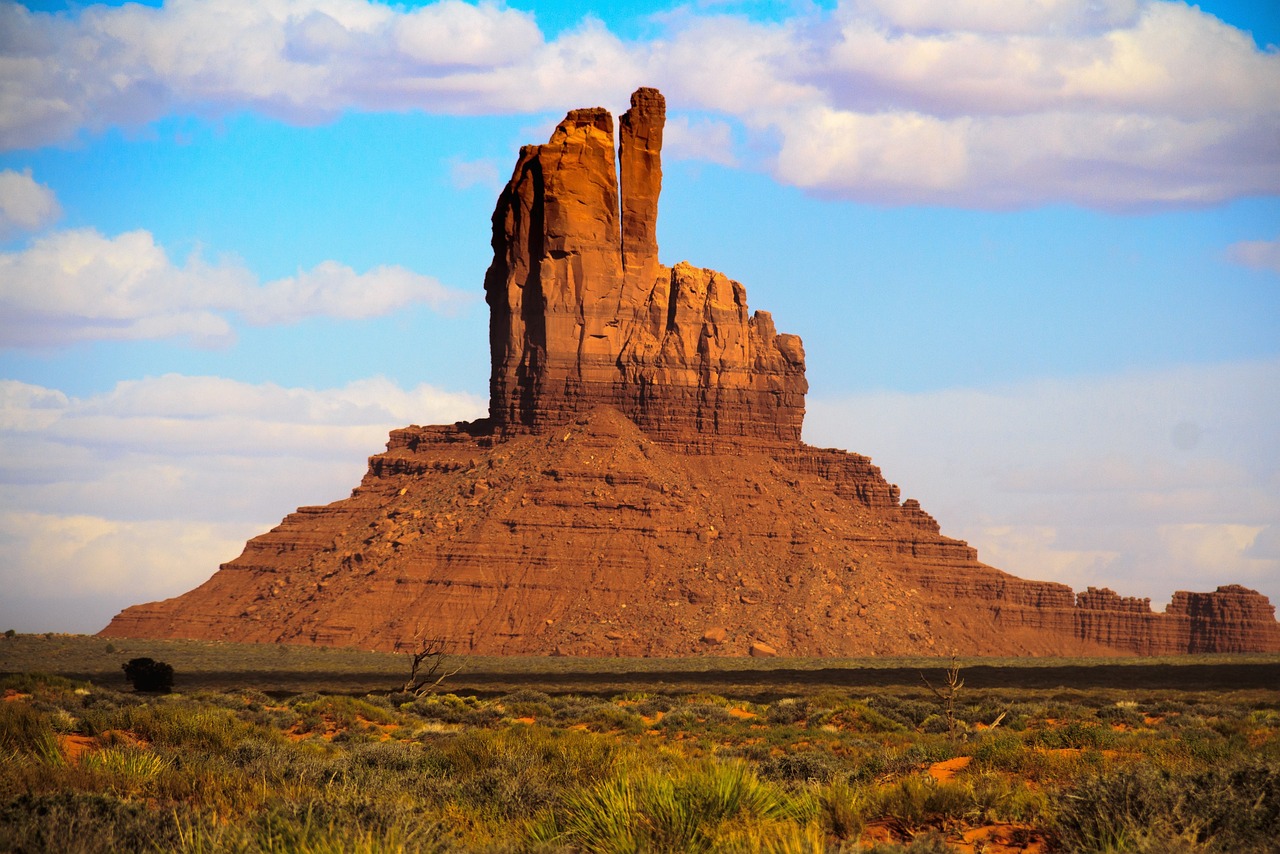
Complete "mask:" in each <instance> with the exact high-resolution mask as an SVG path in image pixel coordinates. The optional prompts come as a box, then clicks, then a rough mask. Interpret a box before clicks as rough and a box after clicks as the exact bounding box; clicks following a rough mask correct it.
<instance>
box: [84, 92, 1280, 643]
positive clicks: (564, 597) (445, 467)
mask: <svg viewBox="0 0 1280 854" xmlns="http://www.w3.org/2000/svg"><path fill="white" fill-rule="evenodd" d="M665 113H666V110H665V102H664V100H663V97H662V95H661V94H659V93H658V92H657V91H656V90H653V89H640V90H639V91H637V92H636V93H635V94H634V95H632V97H631V108H630V109H629V110H628V111H627V112H626V113H624V114H623V115H622V117H621V119H620V120H619V122H618V129H617V135H616V136H617V140H616V145H615V133H614V121H613V117H612V116H611V115H610V114H609V113H608V112H607V111H606V110H604V109H601V108H595V109H584V110H574V111H572V112H570V113H569V114H568V115H567V116H566V117H565V119H564V121H563V122H561V123H560V125H559V126H558V127H557V128H556V130H555V132H554V133H553V134H552V136H551V139H550V141H549V142H547V143H546V144H545V145H531V146H525V147H524V148H522V149H521V150H520V156H519V158H518V160H517V162H516V167H515V171H514V173H513V175H512V177H511V181H510V183H508V184H507V186H506V189H504V190H503V191H502V194H501V196H500V197H499V199H498V204H497V209H496V210H495V211H494V214H493V263H492V265H491V266H490V267H489V270H488V273H487V274H486V276H485V283H484V286H485V295H486V301H487V302H488V305H489V309H490V325H489V338H490V346H491V358H492V373H491V379H490V398H489V417H488V418H487V419H483V420H480V421H475V422H471V423H458V424H454V425H451V426H434V427H418V426H412V427H406V428H404V429H400V430H395V431H393V432H392V434H391V438H390V441H389V443H388V445H387V449H386V451H385V452H384V453H381V454H378V455H376V456H374V457H372V458H370V460H369V468H368V472H367V474H366V475H365V476H364V479H363V480H362V482H361V483H360V485H359V486H358V487H357V488H356V489H355V490H354V491H353V492H352V494H351V497H350V498H347V499H346V500H343V501H338V502H336V503H333V504H329V505H327V506H323V507H302V508H299V509H298V510H297V511H296V512H295V513H293V514H291V515H289V516H288V517H286V518H285V519H284V521H283V522H282V523H281V524H280V525H279V526H278V527H276V528H275V529H273V530H272V531H270V532H268V533H266V534H263V535H262V536H259V537H256V538H254V539H253V540H250V541H249V543H248V544H247V545H246V546H245V549H244V552H243V553H242V554H241V555H240V556H239V557H238V558H236V559H235V560H233V561H231V562H230V563H227V564H225V565H223V566H222V567H221V568H220V569H219V570H218V571H217V572H216V573H215V574H214V575H213V576H212V577H211V578H210V579H209V580H208V581H206V582H205V583H204V584H202V585H201V586H199V587H198V588H196V589H195V590H192V591H190V592H189V593H186V594H184V595H182V596H179V597H177V598H174V599H169V600H166V601H163V602H155V603H151V604H145V605H137V606H134V607H131V608H128V609H126V610H125V611H123V612H122V613H120V614H119V615H118V616H117V617H116V618H115V619H113V620H112V621H111V624H110V625H109V626H107V628H106V629H104V630H103V632H102V634H103V635H106V636H110V637H164V638H179V637H182V638H200V639H210V640H215V639H216V640H235V641H258V642H270V643H292V644H325V645H342V646H356V647H364V648H369V649H379V650H396V649H403V648H405V647H406V646H412V645H413V644H414V643H415V641H416V639H417V638H418V637H419V636H421V635H423V634H426V635H429V636H431V637H440V638H445V639H447V640H448V642H449V644H450V646H451V648H452V649H453V650H454V651H456V652H460V653H474V654H499V655H505V654H524V655H529V654H557V653H558V654H566V655H593V656H600V655H630V656H639V655H646V656H687V655H704V654H711V655H744V654H747V653H748V652H753V653H755V654H770V653H772V652H774V651H776V652H777V653H778V654H781V655H795V656H865V655H878V654H896V655H902V654H949V653H960V654H964V655H1091V654H1097V655H1103V654H1105V655H1116V654H1121V655H1124V654H1142V655H1163V654H1170V653H1193V652H1245V651H1274V650H1280V624H1277V622H1276V620H1275V610H1274V608H1273V607H1272V606H1271V604H1270V603H1269V602H1268V601H1267V599H1266V598H1265V597H1264V596H1262V595H1260V594H1258V593H1256V592H1253V591H1251V590H1247V589H1245V588H1243V587H1239V586H1234V585H1233V586H1228V587H1220V588H1218V590H1217V591H1216V592H1213V593H1185V592H1180V593H1177V594H1176V595H1175V596H1174V598H1173V601H1172V603H1170V605H1169V606H1168V607H1167V608H1166V609H1165V611H1164V612H1163V613H1155V612H1153V611H1152V610H1151V608H1150V603H1149V600H1145V599H1132V598H1122V597H1120V596H1117V595H1116V594H1115V593H1113V592H1111V591H1110V590H1095V589H1092V588H1090V589H1089V590H1088V591H1086V592H1085V593H1081V594H1080V595H1078V596H1076V595H1074V594H1073V593H1072V591H1071V589H1070V588H1069V587H1067V586H1065V585H1062V584H1056V583H1047V582H1037V581H1026V580H1023V579H1021V578H1017V577H1014V576H1012V575H1009V574H1007V573H1005V572H1001V571H1000V570H997V569H994V568H992V567H990V566H987V565H985V564H983V563H980V562H979V561H978V559H977V554H976V552H975V550H974V549H972V548H970V547H969V546H968V545H967V544H966V543H964V542H962V541H959V540H955V539H951V538H949V537H945V536H943V535H942V534H941V533H940V531H939V527H938V524H937V522H935V521H934V519H933V518H932V517H931V516H929V514H927V513H926V512H925V511H924V510H922V509H921V508H920V505H919V504H918V503H917V502H916V501H913V500H907V501H903V500H901V498H900V495H899V490H898V487H896V486H894V485H893V484H891V483H889V482H888V481H887V480H886V479H885V478H884V477H883V476H882V475H881V473H880V470H879V469H878V468H877V467H876V466H874V465H872V463H871V460H870V459H868V458H867V457H865V456H860V455H858V454H853V453H847V452H845V451H841V450H835V449H828V448H815V447H811V446H809V445H806V444H804V443H803V442H802V441H801V438H800V437H801V427H802V424H803V420H804V404H805V393H806V391H807V389H808V384H807V383H806V381H805V358H804V348H803V347H802V345H801V341H800V339H799V338H798V337H797V336H795V335H787V334H780V333H778V332H777V331H776V330H775V329H774V324H773V320H772V318H771V317H770V316H769V314H767V313H766V312H763V311H757V312H755V313H751V312H750V311H749V310H748V308H747V295H746V289H745V288H744V287H743V286H742V285H741V284H739V283H738V282H736V281H734V280H732V279H730V278H728V277H727V276H725V275H723V274H721V273H718V272H715V271H714V270H706V269H700V268H697V267H694V266H692V265H690V264H688V263H679V264H676V265H675V266H674V267H667V266H664V265H662V264H661V263H660V262H659V260H658V245H657V238H656V224H657V215H658V195H659V191H660V189H661V185H662V166H661V151H662V133H663V124H664V121H665Z"/></svg>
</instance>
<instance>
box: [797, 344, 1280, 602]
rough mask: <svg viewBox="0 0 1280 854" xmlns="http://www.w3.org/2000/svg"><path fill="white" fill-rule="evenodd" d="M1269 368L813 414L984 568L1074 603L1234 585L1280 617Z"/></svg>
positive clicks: (855, 400)
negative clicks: (1072, 593)
mask: <svg viewBox="0 0 1280 854" xmlns="http://www.w3.org/2000/svg"><path fill="white" fill-rule="evenodd" d="M1277 387H1280V361H1276V360H1271V361H1263V362H1248V363H1236V364H1223V365H1209V366H1199V367H1186V368H1171V369H1166V370H1153V371H1144V372H1134V373H1130V374H1121V375H1114V376H1101V377H1085V378H1079V379H1061V380H1043V381H1036V382H1028V383H1023V384H1019V385H1014V386H1007V387H1000V388H990V389H952V390H945V391H936V392H926V393H919V394H907V393H887V392H886V393H869V394H863V395H857V396H854V397H850V398H844V399H839V400H810V402H809V406H808V409H809V414H808V417H807V419H806V426H805V437H806V441H809V442H813V443H817V444H823V445H833V446H837V447H844V448H850V449H852V450H855V451H858V452H859V453H865V454H868V455H869V456H871V458H872V460H873V461H874V462H875V463H876V464H877V465H879V466H880V467H881V469H882V470H883V471H884V473H885V476H886V477H887V478H889V480H890V481H892V482H896V483H898V484H900V485H901V486H902V489H903V495H904V497H914V498H917V499H919V500H920V502H921V504H922V505H923V507H924V508H925V509H926V510H927V511H929V512H930V513H931V514H932V515H934V516H935V517H936V518H937V519H938V521H939V523H940V524H941V525H942V530H943V533H945V534H948V535H950V536H954V537H959V538H961V539H965V540H968V541H969V542H970V544H972V545H974V546H975V547H976V548H977V549H978V556H979V558H980V559H981V560H983V561H985V562H987V563H989V564H992V565H994V566H998V567H999V568H1001V569H1004V570H1006V571H1008V572H1012V573H1014V574H1015V575H1019V576H1022V577H1024V578H1037V579H1044V580H1052V581H1061V582H1064V583H1067V584H1070V585H1071V586H1072V587H1074V588H1076V589H1077V590H1079V589H1082V588H1084V587H1086V586H1088V585H1105V586H1109V587H1112V588H1113V589H1116V590H1118V591H1119V592H1121V593H1123V594H1125V595H1130V596H1149V597H1151V598H1152V600H1153V602H1154V603H1155V606H1156V607H1157V608H1159V607H1162V605H1163V603H1166V602H1168V600H1169V598H1170V596H1171V595H1172V594H1173V592H1174V590H1176V589H1183V590H1212V589H1213V588H1214V587H1216V586H1218V585H1219V584H1228V583H1240V584H1244V585H1246V586H1249V587H1253V588H1255V589H1259V590H1261V591H1262V592H1264V593H1266V594H1267V595H1269V596H1270V597H1271V599H1272V601H1273V602H1280V552H1277V551H1276V550H1275V549H1274V548H1268V547H1267V546H1266V544H1267V543H1274V542H1276V538H1277V536H1280V437H1278V436H1277V434H1276V431H1275V430H1274V429H1273V425H1274V424H1275V423H1276V421H1277V419H1280V403H1277V398H1276V396H1275V395H1274V394H1271V393H1270V390H1271V389H1274V388H1277Z"/></svg>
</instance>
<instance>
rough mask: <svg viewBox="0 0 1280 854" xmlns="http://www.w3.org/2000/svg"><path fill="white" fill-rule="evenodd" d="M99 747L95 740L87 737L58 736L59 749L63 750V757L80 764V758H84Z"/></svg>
mask: <svg viewBox="0 0 1280 854" xmlns="http://www.w3.org/2000/svg"><path fill="white" fill-rule="evenodd" d="M97 746H98V742H97V740H95V739H92V738H90V737H89V736H87V735H60V736H58V747H59V748H60V749H61V750H62V755H63V756H66V757H67V759H69V760H71V761H72V762H79V761H80V757H81V756H84V755H85V754H86V753H88V752H89V751H90V750H93V749H94V748H96V747H97Z"/></svg>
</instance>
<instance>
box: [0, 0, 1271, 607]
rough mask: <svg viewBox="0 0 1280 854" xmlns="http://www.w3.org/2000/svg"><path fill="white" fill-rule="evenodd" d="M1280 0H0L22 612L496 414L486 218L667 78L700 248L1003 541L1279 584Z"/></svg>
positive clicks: (676, 244) (973, 529) (816, 409)
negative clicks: (585, 114) (542, 166)
mask: <svg viewBox="0 0 1280 854" xmlns="http://www.w3.org/2000/svg"><path fill="white" fill-rule="evenodd" d="M1276 43H1280V6H1277V4H1275V3H1202V4H1200V5H1199V6H1190V5H1187V4H1184V3H1173V2H1160V1H1159V0H1106V2H1084V0H1079V2H1077V0H1053V2H1031V0H1027V2H1025V3H1024V2H1004V3H999V4H994V3H988V2H985V0H949V2H941V1H940V0H937V1H936V2H935V0H909V1H908V0H898V2H893V3H890V2H888V0H856V2H844V3H835V2H829V3H811V2H794V3H788V2H762V3H750V2H742V3H732V2H694V3H685V4H675V3H665V4H664V3H653V4H645V3H623V4H617V3H611V4H607V5H605V4H600V5H596V6H592V5H589V4H586V5H584V4H568V3H536V4H535V3H523V2H511V3H508V4H506V5H500V4H492V3H480V4H466V3H463V2H460V1H459V0H443V2H438V3H434V4H414V5H412V6H411V7H408V8H406V7H387V6H380V5H378V4H371V3H366V2H362V0H272V2H262V3H247V2H238V1H237V0H220V2H205V3H168V4H164V5H159V4H154V5H153V6H151V7H138V6H128V7H120V6H97V5H83V6H82V5H79V4H30V5H29V6H26V7H22V6H14V5H5V6H3V7H2V11H0V147H2V150H0V406H2V408H0V415H2V416H3V421H0V434H2V436H0V550H2V553H3V555H4V557H5V560H4V561H3V565H0V574H2V576H3V577H0V583H3V584H4V585H5V588H6V590H7V591H12V593H11V595H6V597H5V598H4V600H3V601H2V602H0V624H2V625H3V627H8V626H13V627H15V628H18V629H20V630H40V631H45V630H66V631H93V630H96V629H98V628H101V626H102V625H104V624H105V622H106V621H107V620H108V619H109V618H110V616H111V615H112V614H113V613H114V612H115V611H116V610H118V609H119V608H120V607H123V606H124V605H127V604H132V603H134V602H136V601H141V600H145V599H154V598H159V597H162V596H169V595H174V594H176V593H179V592H181V591H183V590H185V589H189V588H190V587H192V586H194V585H195V584H197V583H199V582H200V581H201V580H203V579H204V578H206V577H207V576H208V575H209V574H211V573H212V571H213V570H214V569H216V567H217V565H218V563H220V562H223V561H226V560H229V559H231V558H233V557H234V556H235V555H236V554H237V553H238V551H239V549H240V547H241V546H242V544H243V541H244V540H245V539H246V538H247V537H249V536H252V535H253V534H255V533H259V532H261V531H263V530H266V529H267V528H269V527H271V526H272V525H274V524H275V523H276V522H277V521H278V520H279V519H280V518H281V517H282V516H283V515H284V514H285V513H287V512H289V511H290V510H292V509H293V508H294V507H295V506H298V505H302V504H317V503H325V502H328V501H332V500H336V499H339V498H341V497H343V496H344V495H345V494H346V493H347V491H348V490H349V489H350V488H351V487H352V486H354V485H355V483H356V482H357V481H358V478H359V476H360V474H361V471H362V469H363V465H364V460H365V458H366V457H367V456H368V455H370V454H372V453H375V452H377V451H378V450H379V449H380V448H381V447H382V444H383V442H384V441H385V433H386V431H387V430H388V429H390V428H393V427H396V426H401V425H403V424H407V423H433V422H448V421H453V420H455V419H459V418H471V417H476V416H479V415H482V414H483V412H484V407H485V402H486V401H485V398H486V387H487V377H488V356H487V340H486V324H487V310H486V308H485V305H484V302H483V293H482V287H481V283H482V278H483V273H484V269H485V267H486V266H487V264H488V261H489V246H488V241H489V216H490V214H491V212H492V208H493V203H494V199H495V197H496V195H497V192H498V191H499V189H500V187H501V184H502V183H503V181H504V180H505V178H506V177H507V175H508V174H509V171H510V169H511V167H512V165H513V163H514V161H515V156H516V150H517V148H518V147H519V145H521V144H524V143H528V142H540V141H544V140H545V138H546V137H547V135H548V133H549V132H550V130H551V128H552V127H553V126H554V124H555V123H556V121H558V119H559V118H560V117H561V116H562V115H563V114H564V112H565V111H566V110H568V109H570V108H573V107H578V106H590V105H595V104H601V105H604V106H607V107H610V108H611V109H613V110H614V111H615V112H620V111H621V110H622V109H624V108H625V106H626V101H627V96H628V94H629V93H630V91H631V90H632V89H634V88H635V87H637V86H640V85H656V86H658V87H660V88H661V89H662V90H663V91H664V92H665V93H666V95H667V98H668V106H669V114H670V127H669V132H668V144H667V151H666V153H665V160H664V170H665V181H664V189H663V196H662V203H661V210H660V214H661V218H660V223H659V235H658V236H659V243H660V247H661V256H662V258H663V260H664V261H665V262H666V263H674V262H676V261H679V260H689V261H692V262H693V263H695V264H698V265H701V266H707V267H713V268H716V269H719V270H721V271H723V272H725V273H727V274H729V275H730V276H732V277H734V278H736V279H738V280H740V281H742V282H743V283H744V284H745V285H746V286H747V292H748V297H749V299H750V301H751V304H752V307H753V308H763V309H766V310H770V311H772V312H773V314H774V316H775V319H776V321H777V324H778V328H779V329H780V330H783V331H787V332H794V333H797V334H799V335H800V336H801V337H802V338H803V339H804V342H805V347H806V352H807V354H808V365H809V379H810V384H811V394H810V399H809V411H810V414H809V417H808V419H807V422H806V425H807V426H806V438H807V440H809V441H811V442H814V443H815V444H822V445H832V446H838V447H844V448H849V449H851V450H855V451H858V452H861V453H866V454H869V455H870V456H871V457H872V458H873V459H874V460H875V461H876V462H877V463H878V464H879V465H881V467H882V468H883V469H884V471H885V474H886V476H887V477H889V479H890V480H892V481H894V482H896V483H899V484H900V485H901V486H902V488H903V491H904V494H905V495H908V496H912V497H916V498H918V499H920V500H921V502H922V504H923V505H924V506H925V508H926V509H928V510H930V512H932V513H933V514H934V515H935V516H937V517H938V519H939V521H940V522H941V524H942V526H943V530H944V532H946V533H949V534H951V535H953V536H958V537H962V538H964V539H967V540H969V541H970V542H971V543H972V544H974V545H975V546H977V548H978V549H979V554H980V557H981V558H982V559H984V560H986V561H987V562H989V563H992V564H994V565H996V566H999V567H1001V568H1002V569H1006V570H1008V571H1010V572H1013V573H1015V574H1018V575H1022V576H1025V577H1031V578H1044V579H1052V580H1059V581H1063V582H1065V583H1068V584H1071V585H1072V586H1074V587H1076V588H1077V589H1081V588H1083V587H1084V586H1086V585H1090V584H1094V585H1106V586H1110V587H1113V588H1115V589H1117V590H1118V591H1119V592H1121V593H1123V594H1125V595H1136V596H1150V597H1152V598H1153V600H1154V604H1155V607H1156V608H1157V609H1159V608H1160V607H1163V604H1164V603H1165V602H1167V601H1168V598H1169V596H1170V595H1171V593H1172V592H1173V590H1175V589H1212V587H1214V586H1216V585H1217V584H1222V583H1229V582H1239V583H1244V584H1246V585H1248V586H1251V587H1254V588H1256V589H1259V590H1262V591H1263V592H1266V593H1267V594H1268V595H1270V596H1271V597H1272V599H1273V601H1276V600H1280V440H1277V438H1276V435H1277V431H1276V430H1275V424H1276V423H1277V420H1278V419H1280V320H1278V318H1280V201H1278V200H1277V192H1278V191H1280V108H1278V107H1277V106H1276V105H1277V104H1280V53H1277V51H1276V49H1275V48H1274V47H1273V46H1274V45H1275V44H1276Z"/></svg>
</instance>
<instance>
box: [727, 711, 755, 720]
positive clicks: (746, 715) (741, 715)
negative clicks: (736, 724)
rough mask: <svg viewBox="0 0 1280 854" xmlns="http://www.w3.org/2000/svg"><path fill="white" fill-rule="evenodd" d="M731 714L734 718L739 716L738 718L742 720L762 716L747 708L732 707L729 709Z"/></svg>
mask: <svg viewBox="0 0 1280 854" xmlns="http://www.w3.org/2000/svg"><path fill="white" fill-rule="evenodd" d="M729 716H730V717H734V718H738V719H740V720H744V721H747V720H752V719H754V718H758V717H760V716H759V715H757V714H756V713H755V712H748V711H747V710H746V709H730V710H729Z"/></svg>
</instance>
